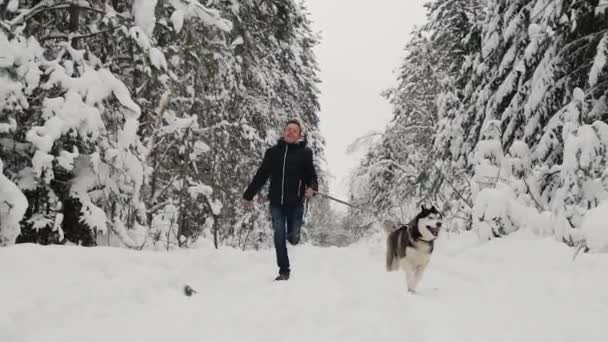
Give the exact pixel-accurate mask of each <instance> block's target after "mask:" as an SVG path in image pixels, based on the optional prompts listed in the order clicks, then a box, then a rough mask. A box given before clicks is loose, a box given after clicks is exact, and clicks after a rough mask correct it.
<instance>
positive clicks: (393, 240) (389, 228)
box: [383, 220, 399, 272]
mask: <svg viewBox="0 0 608 342" xmlns="http://www.w3.org/2000/svg"><path fill="white" fill-rule="evenodd" d="M383 225H384V232H385V233H386V235H387V236H386V270H387V271H388V272H391V271H395V270H397V268H398V265H397V262H398V260H397V255H396V251H397V239H398V237H399V232H397V224H396V223H395V222H392V221H389V220H387V221H384V223H383Z"/></svg>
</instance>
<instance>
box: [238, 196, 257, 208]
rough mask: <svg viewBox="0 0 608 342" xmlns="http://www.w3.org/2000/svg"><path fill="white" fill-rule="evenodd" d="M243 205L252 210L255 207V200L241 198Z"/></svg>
mask: <svg viewBox="0 0 608 342" xmlns="http://www.w3.org/2000/svg"><path fill="white" fill-rule="evenodd" d="M241 205H242V206H243V208H245V209H248V210H251V209H253V207H254V205H253V201H248V200H246V199H244V198H243V199H241Z"/></svg>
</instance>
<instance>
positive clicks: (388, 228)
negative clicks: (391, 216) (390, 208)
mask: <svg viewBox="0 0 608 342" xmlns="http://www.w3.org/2000/svg"><path fill="white" fill-rule="evenodd" d="M382 226H383V227H384V232H385V233H386V234H390V233H392V232H394V231H395V230H397V224H396V223H395V222H393V221H391V220H385V221H384V222H383V223H382Z"/></svg>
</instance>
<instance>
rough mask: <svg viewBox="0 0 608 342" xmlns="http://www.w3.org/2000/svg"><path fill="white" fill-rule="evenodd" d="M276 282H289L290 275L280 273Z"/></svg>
mask: <svg viewBox="0 0 608 342" xmlns="http://www.w3.org/2000/svg"><path fill="white" fill-rule="evenodd" d="M274 280H275V281H281V280H289V273H279V275H278V276H277V277H276V278H274Z"/></svg>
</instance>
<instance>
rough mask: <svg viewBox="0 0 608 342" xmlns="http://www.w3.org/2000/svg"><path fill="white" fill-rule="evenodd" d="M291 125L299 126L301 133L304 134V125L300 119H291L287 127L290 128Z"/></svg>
mask: <svg viewBox="0 0 608 342" xmlns="http://www.w3.org/2000/svg"><path fill="white" fill-rule="evenodd" d="M290 124H294V125H297V126H298V127H299V128H300V133H302V124H301V123H300V120H298V119H289V120H287V122H286V123H285V127H287V126H289V125H290Z"/></svg>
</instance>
